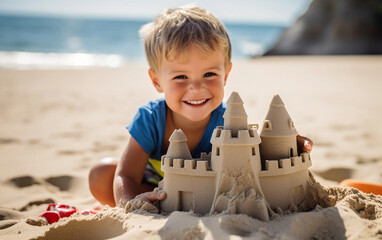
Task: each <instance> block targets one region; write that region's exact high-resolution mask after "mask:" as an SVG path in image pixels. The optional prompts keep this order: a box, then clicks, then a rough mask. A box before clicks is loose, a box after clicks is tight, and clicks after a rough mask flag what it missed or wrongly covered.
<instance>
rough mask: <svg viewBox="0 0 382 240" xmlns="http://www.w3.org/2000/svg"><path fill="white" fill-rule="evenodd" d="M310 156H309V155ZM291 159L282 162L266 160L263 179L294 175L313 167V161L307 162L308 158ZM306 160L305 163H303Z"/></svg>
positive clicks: (261, 173) (262, 174)
mask: <svg viewBox="0 0 382 240" xmlns="http://www.w3.org/2000/svg"><path fill="white" fill-rule="evenodd" d="M308 155H309V154H308ZM302 156H303V155H301V156H298V157H291V158H285V159H280V160H266V161H265V169H263V170H261V172H260V176H261V177H267V176H268V177H270V176H278V175H285V174H292V173H295V172H298V171H301V170H304V169H308V168H309V167H310V166H312V163H311V161H310V160H309V161H308V160H307V158H308V156H305V157H302ZM303 158H305V159H306V160H305V162H304V161H303Z"/></svg>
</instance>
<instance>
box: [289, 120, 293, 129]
mask: <svg viewBox="0 0 382 240" xmlns="http://www.w3.org/2000/svg"><path fill="white" fill-rule="evenodd" d="M289 128H290V129H294V122H293V121H292V119H289Z"/></svg>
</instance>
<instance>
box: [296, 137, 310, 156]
mask: <svg viewBox="0 0 382 240" xmlns="http://www.w3.org/2000/svg"><path fill="white" fill-rule="evenodd" d="M297 147H298V149H299V150H300V151H299V152H311V151H312V148H313V141H312V140H310V139H309V138H307V137H303V136H300V135H297Z"/></svg>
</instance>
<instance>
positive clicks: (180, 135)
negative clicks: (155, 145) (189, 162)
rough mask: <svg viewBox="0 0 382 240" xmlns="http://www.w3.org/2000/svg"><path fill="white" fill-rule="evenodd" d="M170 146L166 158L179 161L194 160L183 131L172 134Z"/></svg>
mask: <svg viewBox="0 0 382 240" xmlns="http://www.w3.org/2000/svg"><path fill="white" fill-rule="evenodd" d="M169 141H170V145H169V146H168V149H167V153H166V157H169V158H178V159H192V156H191V153H190V150H189V149H188V146H187V137H186V135H184V132H183V131H182V129H175V130H174V132H173V133H172V134H171V136H170V138H169Z"/></svg>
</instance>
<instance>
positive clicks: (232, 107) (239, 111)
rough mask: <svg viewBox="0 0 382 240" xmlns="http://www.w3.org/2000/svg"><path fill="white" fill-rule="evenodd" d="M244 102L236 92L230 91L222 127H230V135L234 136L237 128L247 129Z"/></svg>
mask: <svg viewBox="0 0 382 240" xmlns="http://www.w3.org/2000/svg"><path fill="white" fill-rule="evenodd" d="M243 105H244V103H243V100H241V98H240V96H239V94H238V93H237V92H232V94H231V96H230V97H229V98H228V100H227V109H226V110H225V112H224V115H223V118H224V129H230V130H231V133H232V136H233V137H236V136H237V133H238V131H239V130H247V129H248V121H247V119H248V116H247V113H246V112H245V110H244V106H243Z"/></svg>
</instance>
